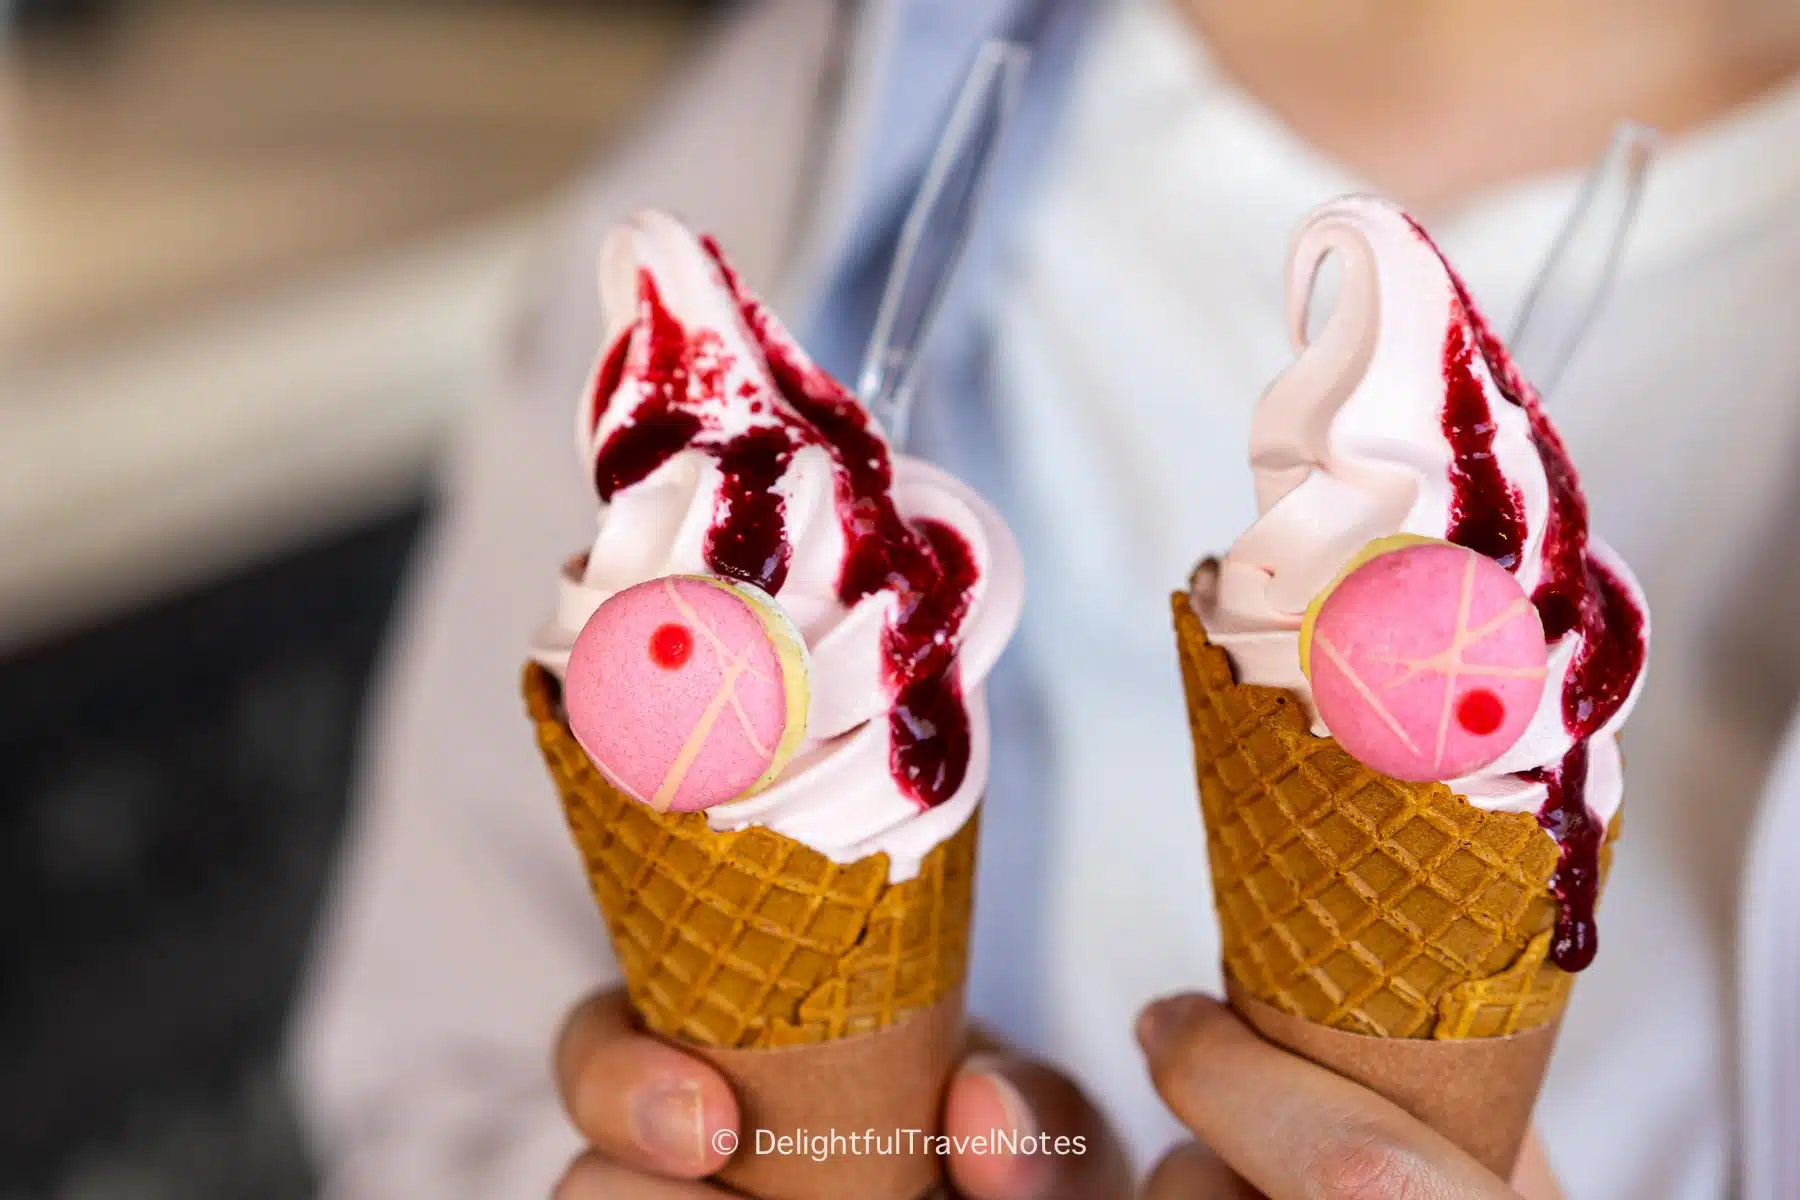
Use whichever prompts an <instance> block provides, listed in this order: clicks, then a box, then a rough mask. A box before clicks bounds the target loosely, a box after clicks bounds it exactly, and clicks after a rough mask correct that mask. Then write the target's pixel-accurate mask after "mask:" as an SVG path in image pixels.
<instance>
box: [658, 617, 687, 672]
mask: <svg viewBox="0 0 1800 1200" xmlns="http://www.w3.org/2000/svg"><path fill="white" fill-rule="evenodd" d="M693 653H694V632H693V630H691V629H689V628H688V627H687V626H686V625H677V624H675V623H674V622H673V621H671V622H669V623H668V624H666V625H658V626H657V627H656V632H655V633H653V634H651V635H650V658H651V659H652V661H654V662H655V663H656V665H657V666H659V667H663V668H666V669H667V670H670V671H673V670H675V669H676V668H678V667H680V666H681V665H682V664H683V663H685V662H687V660H688V659H689V657H691V656H692V655H693Z"/></svg>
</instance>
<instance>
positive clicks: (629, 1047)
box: [552, 988, 738, 1200]
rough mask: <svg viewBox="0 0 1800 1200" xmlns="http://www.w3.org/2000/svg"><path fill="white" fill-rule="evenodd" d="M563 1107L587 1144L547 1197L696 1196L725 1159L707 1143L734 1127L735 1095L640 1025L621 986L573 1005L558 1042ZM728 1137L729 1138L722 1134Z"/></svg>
mask: <svg viewBox="0 0 1800 1200" xmlns="http://www.w3.org/2000/svg"><path fill="white" fill-rule="evenodd" d="M555 1070H556V1086H557V1090H558V1091H559V1092H560V1093H561V1094H562V1102H563V1109H564V1110H565V1111H566V1112H567V1113H568V1114H569V1119H570V1120H571V1121H573V1122H574V1124H575V1129H576V1131H577V1132H579V1133H580V1134H581V1136H582V1137H584V1138H586V1139H587V1142H588V1145H589V1147H590V1149H589V1150H588V1151H587V1152H586V1153H585V1154H583V1155H581V1156H580V1157H579V1158H577V1159H576V1160H575V1161H574V1162H573V1163H572V1164H570V1166H569V1169H568V1171H567V1173H565V1174H564V1175H563V1178H562V1182H561V1183H559V1184H557V1186H556V1190H555V1192H554V1193H552V1200H589V1198H593V1200H602V1198H604V1200H705V1198H707V1197H713V1198H717V1197H724V1196H728V1195H730V1193H729V1192H726V1191H725V1190H724V1189H722V1188H717V1187H713V1186H712V1185H710V1184H706V1183H699V1182H695V1181H697V1180H700V1179H702V1178H704V1177H705V1176H707V1175H711V1174H712V1173H713V1172H714V1171H717V1170H718V1169H719V1168H720V1167H722V1166H724V1165H725V1159H726V1158H727V1157H728V1156H727V1155H725V1154H721V1153H720V1152H719V1151H718V1150H717V1149H715V1148H714V1139H715V1137H716V1136H717V1135H718V1134H719V1133H721V1132H722V1131H726V1130H730V1131H735V1130H736V1129H737V1127H738V1108H737V1099H736V1098H735V1097H734V1096H733V1095H732V1094H731V1087H730V1085H729V1084H727V1083H726V1082H725V1080H724V1078H723V1077H722V1076H721V1075H720V1074H719V1073H718V1072H717V1071H715V1070H714V1069H713V1068H712V1067H711V1066H710V1065H708V1064H707V1063H704V1062H702V1061H701V1060H699V1059H697V1058H693V1057H691V1056H689V1055H686V1054H683V1053H682V1052H681V1051H679V1050H677V1049H676V1048H675V1047H673V1046H670V1045H669V1044H668V1043H666V1042H662V1041H659V1040H657V1039H656V1038H653V1037H650V1036H649V1035H648V1034H644V1033H640V1032H639V1031H638V1030H637V1029H636V1028H635V1027H634V1026H633V1025H632V1023H631V1009H630V1007H629V1006H628V1005H627V1003H626V1000H625V992H624V989H622V988H615V989H613V990H611V991H606V992H598V993H596V994H594V995H592V996H590V997H588V998H587V999H586V1000H584V1001H583V1002H582V1003H581V1004H580V1005H578V1006H577V1007H576V1009H575V1011H574V1012H573V1013H571V1014H570V1015H569V1019H568V1021H567V1022H566V1023H565V1024H564V1025H563V1030H562V1035H561V1037H560V1038H559V1039H558V1041H557V1046H556V1058H555ZM727 1140H729V1139H727Z"/></svg>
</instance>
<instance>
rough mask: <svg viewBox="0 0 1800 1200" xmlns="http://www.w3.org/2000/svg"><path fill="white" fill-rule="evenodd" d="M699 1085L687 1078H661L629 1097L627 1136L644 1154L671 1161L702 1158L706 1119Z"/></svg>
mask: <svg viewBox="0 0 1800 1200" xmlns="http://www.w3.org/2000/svg"><path fill="white" fill-rule="evenodd" d="M703 1108H704V1105H703V1102H702V1100H701V1098H700V1085H699V1084H698V1083H695V1082H694V1081H693V1080H691V1079H683V1080H663V1081H659V1082H657V1083H652V1084H650V1085H649V1086H647V1087H644V1088H641V1089H639V1091H638V1092H637V1094H636V1095H634V1096H632V1098H631V1136H632V1137H633V1138H634V1139H635V1140H636V1141H637V1144H638V1147H639V1149H641V1150H643V1151H644V1152H645V1153H646V1154H653V1155H655V1156H656V1157H658V1158H663V1159H667V1160H669V1161H670V1162H671V1163H697V1162H700V1161H702V1160H704V1159H705V1158H706V1144H705V1138H706V1122H705V1120H704V1118H705V1113H704V1111H703Z"/></svg>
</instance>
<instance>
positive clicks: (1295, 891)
mask: <svg viewBox="0 0 1800 1200" xmlns="http://www.w3.org/2000/svg"><path fill="white" fill-rule="evenodd" d="M1173 601H1174V604H1173V607H1174V613H1175V635H1176V639H1177V641H1178V643H1179V646H1180V652H1181V675H1182V682H1183V685H1184V686H1185V688H1186V692H1187V708H1188V724H1189V728H1190V729H1191V731H1192V733H1193V743H1194V767H1195V771H1196V773H1197V775H1198V777H1199V783H1200V806H1201V811H1202V814H1203V816H1204V818H1205V822H1206V842H1207V854H1208V859H1209V861H1210V864H1211V868H1212V879H1213V899H1214V902H1215V904H1216V906H1217V908H1218V913H1219V924H1220V929H1221V935H1222V941H1223V947H1224V959H1225V970H1226V972H1227V974H1228V975H1229V977H1230V978H1231V979H1232V980H1234V981H1235V982H1236V984H1237V987H1238V988H1239V989H1240V990H1241V991H1243V992H1247V993H1248V994H1249V995H1251V996H1252V997H1254V998H1255V999H1257V1000H1260V1001H1262V1002H1263V1003H1265V1004H1268V1005H1270V1006H1272V1007H1274V1008H1275V1009H1278V1010H1280V1011H1281V1012H1284V1013H1288V1014H1291V1015H1293V1016H1296V1017H1300V1018H1302V1019H1304V1020H1306V1021H1310V1022H1313V1023H1315V1024H1318V1025H1323V1026H1326V1027H1329V1028H1332V1029H1339V1030H1344V1031H1346V1032H1349V1033H1358V1034H1367V1035H1373V1036H1377V1037H1389V1038H1436V1039H1442V1040H1449V1039H1465V1038H1491V1037H1505V1036H1508V1035H1512V1034H1518V1033H1522V1032H1525V1031H1528V1030H1532V1029H1536V1028H1539V1027H1542V1026H1545V1025H1548V1024H1551V1023H1552V1022H1554V1021H1555V1020H1556V1019H1557V1018H1558V1017H1559V1016H1560V1015H1561V1013H1562V1010H1563V1007H1564V1005H1565V1004H1567V1002H1568V997H1569V991H1570V988H1571V987H1572V986H1573V982H1574V980H1573V977H1572V976H1571V975H1569V974H1568V973H1567V972H1565V971H1563V970H1561V969H1559V968H1558V967H1556V966H1555V965H1554V964H1552V963H1550V962H1549V961H1548V952H1549V947H1550V940H1551V936H1552V928H1553V926H1554V924H1555V921H1556V915H1557V901H1556V898H1555V897H1554V896H1553V895H1552V894H1551V891H1550V878H1551V875H1552V873H1553V872H1554V871H1555V869H1556V865H1557V861H1558V857H1559V849H1558V847H1557V845H1556V843H1555V841H1554V840H1552V839H1551V837H1550V835H1549V834H1547V833H1545V832H1544V830H1543V829H1542V828H1540V827H1539V825H1538V823H1537V820H1536V818H1535V817H1533V816H1532V815H1530V814H1528V813H1503V812H1486V811H1484V810H1482V809H1479V808H1477V807H1475V806H1474V805H1472V804H1470V803H1469V802H1468V801H1467V800H1465V799H1463V798H1462V797H1461V796H1458V795H1456V794H1455V793H1453V792H1452V791H1451V790H1450V789H1449V788H1448V787H1446V786H1445V785H1444V784H1442V783H1405V782H1402V781H1400V780H1397V779H1391V778H1389V777H1388V776H1386V775H1382V774H1380V773H1378V772H1376V771H1373V770H1371V769H1370V768H1368V767H1366V766H1364V765H1363V764H1362V763H1360V762H1358V761H1357V760H1356V759H1354V758H1352V757H1351V756H1350V755H1349V754H1348V753H1346V752H1345V751H1344V750H1343V748H1342V747H1340V746H1339V745H1338V744H1337V742H1335V741H1333V740H1332V739H1331V738H1329V737H1319V736H1317V735H1315V734H1314V733H1313V732H1312V731H1311V730H1310V729H1309V728H1308V725H1307V719H1306V715H1305V709H1304V707H1303V706H1302V705H1301V703H1300V701H1299V699H1298V698H1297V697H1295V696H1293V695H1292V694H1290V693H1289V692H1287V691H1285V690H1283V689H1280V688H1270V687H1259V686H1254V685H1248V684H1240V683H1238V682H1237V681H1236V679H1235V678H1234V677H1233V673H1232V668H1231V661H1230V659H1229V658H1228V657H1227V656H1226V654H1225V652H1224V651H1223V650H1221V649H1220V648H1219V647H1217V646H1214V645H1213V644H1212V643H1211V642H1209V641H1208V640H1207V637H1206V630H1205V628H1204V627H1203V626H1202V625H1201V622H1200V619H1199V617H1198V615H1197V614H1196V613H1195V611H1194V607H1193V604H1192V601H1191V598H1190V596H1189V595H1188V594H1187V593H1181V592H1178V593H1176V594H1175V596H1174V597H1173ZM1616 831H1617V827H1616V822H1615V827H1614V829H1613V830H1612V831H1611V833H1616ZM1610 857H1611V836H1610V835H1609V838H1608V843H1607V847H1606V848H1605V849H1604V850H1603V852H1602V858H1601V861H1602V870H1603V871H1604V869H1605V868H1606V866H1607V865H1608V864H1609V862H1610Z"/></svg>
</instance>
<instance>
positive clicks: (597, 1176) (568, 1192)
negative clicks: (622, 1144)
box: [550, 1151, 731, 1200]
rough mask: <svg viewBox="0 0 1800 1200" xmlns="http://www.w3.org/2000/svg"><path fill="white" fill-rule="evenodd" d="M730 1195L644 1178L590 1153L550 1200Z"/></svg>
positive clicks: (705, 1199)
mask: <svg viewBox="0 0 1800 1200" xmlns="http://www.w3.org/2000/svg"><path fill="white" fill-rule="evenodd" d="M730 1195H731V1193H730V1192H727V1191H722V1190H721V1189H719V1188H716V1187H713V1186H712V1185H710V1184H705V1183H691V1182H689V1181H688V1180H685V1179H658V1178H656V1177H655V1176H651V1175H642V1174H639V1173H638V1172H636V1171H633V1170H632V1169H631V1168H630V1167H626V1166H621V1165H620V1164H618V1163H616V1162H611V1161H609V1160H607V1159H605V1158H602V1157H601V1156H600V1155H599V1154H596V1153H594V1152H592V1151H590V1152H589V1153H587V1154H584V1155H582V1156H581V1157H580V1158H578V1159H576V1160H575V1161H574V1162H573V1163H570V1164H569V1169H568V1171H567V1172H566V1173H565V1174H564V1175H563V1177H562V1182H560V1183H558V1184H557V1185H556V1190H555V1191H553V1192H551V1193H550V1200H726V1198H727V1197H729V1196H730Z"/></svg>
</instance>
